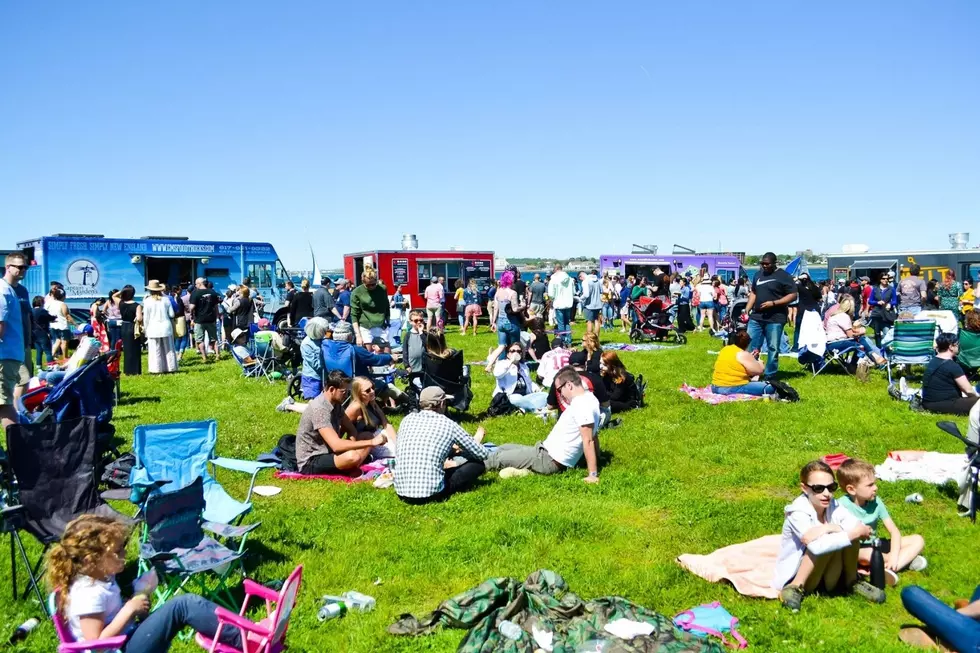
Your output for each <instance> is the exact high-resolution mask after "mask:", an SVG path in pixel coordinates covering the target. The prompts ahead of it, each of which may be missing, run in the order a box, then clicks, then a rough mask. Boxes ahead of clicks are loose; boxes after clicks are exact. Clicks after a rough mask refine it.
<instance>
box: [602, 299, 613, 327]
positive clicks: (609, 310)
mask: <svg viewBox="0 0 980 653" xmlns="http://www.w3.org/2000/svg"><path fill="white" fill-rule="evenodd" d="M602 317H604V318H605V321H604V322H603V323H602V328H603V329H612V328H613V327H615V326H616V309H614V308H613V306H612V304H603V305H602Z"/></svg>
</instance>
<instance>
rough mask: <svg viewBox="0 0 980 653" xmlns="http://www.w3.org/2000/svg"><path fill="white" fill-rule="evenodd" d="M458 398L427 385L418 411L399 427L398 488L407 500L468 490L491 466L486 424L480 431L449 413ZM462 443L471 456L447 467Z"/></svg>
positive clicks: (425, 499)
mask: <svg viewBox="0 0 980 653" xmlns="http://www.w3.org/2000/svg"><path fill="white" fill-rule="evenodd" d="M449 399H452V396H451V395H447V394H446V393H445V392H444V391H443V390H442V388H438V387H435V386H432V387H429V388H425V389H424V390H422V393H421V394H420V395H419V406H420V407H421V408H422V410H420V411H419V412H417V413H412V414H410V415H407V416H406V417H405V419H403V420H402V423H401V425H400V426H399V428H398V447H397V451H396V453H395V492H396V493H397V494H398V498H399V499H401V500H402V501H404V502H405V503H411V504H414V505H418V504H423V503H428V502H430V501H442V500H445V499H447V498H449V495H451V494H453V493H455V492H460V491H462V490H466V489H468V488H469V487H471V486H472V485H473V483H475V482H476V479H477V478H479V476H480V475H481V474H482V473H483V472H484V471H486V467H484V465H483V461H484V460H486V458H487V450H486V449H484V448H483V445H482V444H480V442H481V441H482V440H483V436H484V430H483V427H482V426H481V427H480V428H478V429H477V430H476V435H475V436H473V437H470V435H469V434H468V433H467V432H466V431H464V430H463V428H462V427H461V426H460V425H459V424H457V423H456V422H454V421H452V420H451V419H449V418H448V417H446V415H445V412H446V401H447V400H449ZM455 448H458V449H459V450H460V454H461V455H462V456H463V457H464V458H466V462H465V463H463V464H462V465H458V466H455V467H450V468H448V469H447V468H446V466H445V465H446V461H447V460H448V459H450V458H452V457H453V456H454V455H456V454H455V453H454V449H455Z"/></svg>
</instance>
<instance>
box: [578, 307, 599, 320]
mask: <svg viewBox="0 0 980 653" xmlns="http://www.w3.org/2000/svg"><path fill="white" fill-rule="evenodd" d="M582 315H583V316H584V317H585V321H586V322H595V321H596V320H598V319H599V309H598V308H583V309H582Z"/></svg>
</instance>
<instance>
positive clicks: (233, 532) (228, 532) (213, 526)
mask: <svg viewBox="0 0 980 653" xmlns="http://www.w3.org/2000/svg"><path fill="white" fill-rule="evenodd" d="M261 523H262V522H256V523H254V524H245V525H244V526H232V525H231V524H219V523H218V522H213V521H206V522H203V523H202V524H201V526H202V528H204V529H205V530H208V531H211V532H212V533H214V534H215V535H217V536H219V537H241V536H242V535H246V534H248V533H251V532H252V531H254V530H255V529H256V528H258V527H259V525H260V524H261Z"/></svg>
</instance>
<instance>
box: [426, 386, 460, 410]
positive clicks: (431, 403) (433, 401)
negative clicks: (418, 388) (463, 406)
mask: <svg viewBox="0 0 980 653" xmlns="http://www.w3.org/2000/svg"><path fill="white" fill-rule="evenodd" d="M452 398H453V396H452V395H447V394H446V391H445V390H443V389H442V388H440V387H439V386H435V385H430V386H429V387H428V388H424V389H423V390H422V392H421V393H419V406H421V407H422V408H433V407H435V406H438V405H439V404H441V403H442V402H444V401H447V400H450V399H452Z"/></svg>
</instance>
